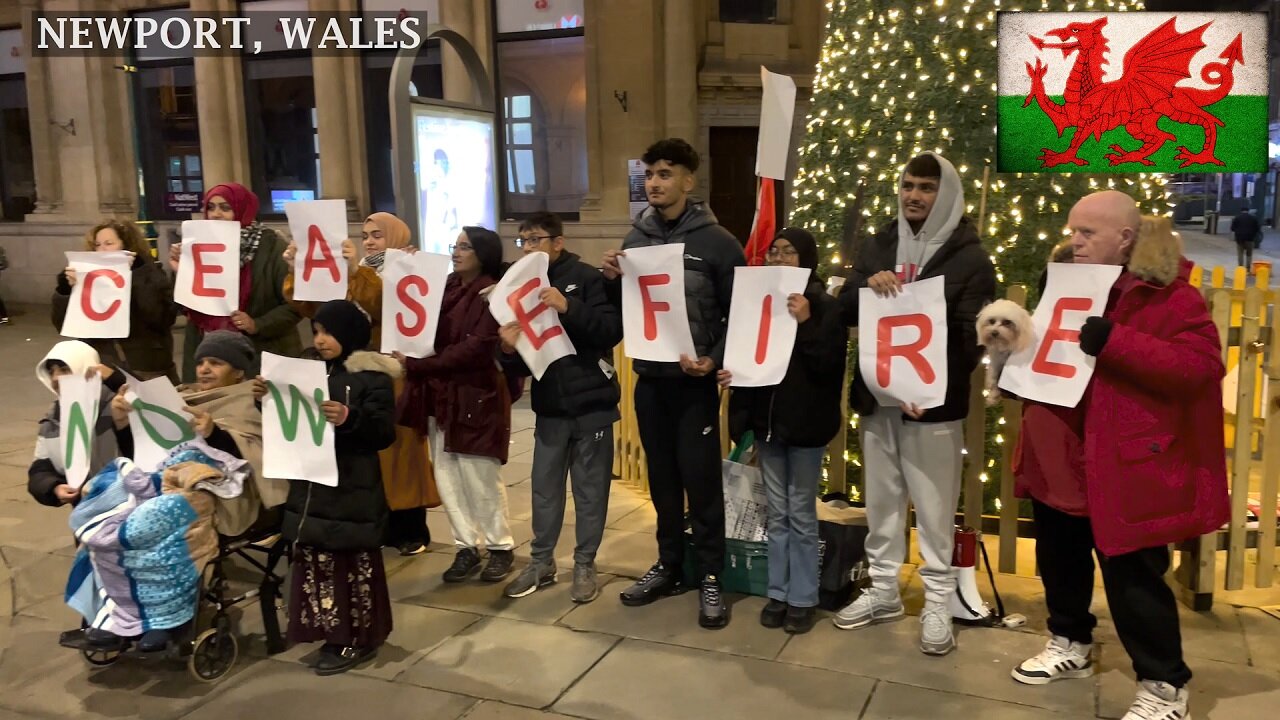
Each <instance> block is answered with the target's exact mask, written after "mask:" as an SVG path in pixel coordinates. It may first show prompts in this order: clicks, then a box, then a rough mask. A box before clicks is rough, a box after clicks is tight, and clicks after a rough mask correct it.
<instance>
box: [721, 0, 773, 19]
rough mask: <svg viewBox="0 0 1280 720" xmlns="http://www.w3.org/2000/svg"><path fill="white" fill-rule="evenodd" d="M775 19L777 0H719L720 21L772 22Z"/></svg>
mask: <svg viewBox="0 0 1280 720" xmlns="http://www.w3.org/2000/svg"><path fill="white" fill-rule="evenodd" d="M777 19H778V1H777V0H720V22H727V23H772V22H774V21H775V20H777Z"/></svg>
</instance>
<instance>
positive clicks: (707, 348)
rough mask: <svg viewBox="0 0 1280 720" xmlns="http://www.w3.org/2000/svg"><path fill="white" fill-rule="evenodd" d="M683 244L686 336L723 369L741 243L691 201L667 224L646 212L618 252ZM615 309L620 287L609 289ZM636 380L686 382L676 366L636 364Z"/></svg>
mask: <svg viewBox="0 0 1280 720" xmlns="http://www.w3.org/2000/svg"><path fill="white" fill-rule="evenodd" d="M670 243H684V295H685V306H686V310H687V312H688V314H689V330H690V331H691V332H692V334H693V346H694V349H696V350H697V351H698V356H699V357H702V356H706V357H710V358H711V359H712V360H714V361H715V364H716V367H717V368H720V367H724V340H725V331H726V329H727V328H728V324H729V301H730V299H731V298H732V297H733V269H734V268H735V267H737V266H739V265H746V264H747V260H746V257H745V256H744V255H743V254H742V243H740V242H738V240H737V238H735V237H734V236H733V235H732V234H730V232H729V231H728V230H725V229H724V228H722V227H720V224H719V223H718V222H716V216H715V215H714V214H712V212H711V210H710V209H708V208H707V206H706V205H704V204H703V203H702V201H700V200H697V199H695V198H692V197H690V198H689V204H688V207H686V208H685V211H684V214H683V215H681V216H680V217H679V218H677V219H676V220H675V222H673V223H669V222H667V221H666V220H665V219H663V217H662V213H660V212H658V210H657V208H654V207H649V208H648V209H646V210H645V211H644V212H643V213H641V214H640V217H638V218H636V221H635V225H634V226H633V227H632V228H631V232H629V233H627V237H626V238H625V239H623V241H622V249H623V250H630V249H631V248H637V247H647V246H650V245H667V244H670ZM609 288H610V295H611V297H612V298H613V301H614V304H615V305H618V306H619V307H620V306H621V304H622V284H621V282H620V281H617V280H615V281H613V282H611V283H609ZM635 369H636V374H637V375H642V376H644V377H667V378H683V377H686V376H685V374H684V371H683V370H681V369H680V364H679V363H660V362H652V361H648V360H637V361H635Z"/></svg>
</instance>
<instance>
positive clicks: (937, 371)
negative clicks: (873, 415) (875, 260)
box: [858, 277, 947, 410]
mask: <svg viewBox="0 0 1280 720" xmlns="http://www.w3.org/2000/svg"><path fill="white" fill-rule="evenodd" d="M944 288H945V280H944V279H943V278H942V277H932V278H929V279H928V280H920V281H917V282H911V283H906V284H905V285H903V286H902V289H901V290H900V291H898V296H897V297H886V298H882V297H879V296H877V295H876V294H875V293H874V292H873V291H872V290H871V289H870V288H861V289H859V290H858V293H859V296H858V371H859V372H861V373H862V379H863V381H865V382H866V383H867V388H868V389H869V390H871V394H872V395H874V396H875V398H876V400H877V401H879V403H880V404H881V405H884V406H889V407H898V406H899V405H901V404H903V403H907V404H914V405H915V406H916V407H918V408H920V409H921V410H928V409H929V408H935V407H938V406H940V405H942V404H943V403H944V402H946V399H947V296H946V294H945V293H944Z"/></svg>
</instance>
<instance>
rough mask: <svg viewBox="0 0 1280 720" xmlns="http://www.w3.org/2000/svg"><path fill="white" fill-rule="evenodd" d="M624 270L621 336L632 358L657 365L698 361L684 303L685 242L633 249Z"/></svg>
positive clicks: (620, 263) (623, 258)
mask: <svg viewBox="0 0 1280 720" xmlns="http://www.w3.org/2000/svg"><path fill="white" fill-rule="evenodd" d="M618 266H619V267H620V268H622V336H623V344H624V345H625V346H626V351H627V357H629V358H632V359H634V360H651V361H654V362H680V356H681V355H688V356H689V357H690V358H691V359H694V360H696V359H697V354H698V351H697V350H695V349H694V346H693V334H692V333H691V332H690V331H689V313H688V311H687V310H686V308H685V302H684V243H673V244H671V245H651V246H649V247H639V248H631V249H630V250H627V254H626V255H624V256H621V257H619V258H618Z"/></svg>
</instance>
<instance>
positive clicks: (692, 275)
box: [603, 138, 746, 628]
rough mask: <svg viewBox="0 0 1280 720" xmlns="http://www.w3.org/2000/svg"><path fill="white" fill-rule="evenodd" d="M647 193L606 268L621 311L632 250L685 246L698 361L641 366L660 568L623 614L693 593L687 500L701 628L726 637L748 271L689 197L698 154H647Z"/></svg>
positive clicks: (732, 242) (641, 409)
mask: <svg viewBox="0 0 1280 720" xmlns="http://www.w3.org/2000/svg"><path fill="white" fill-rule="evenodd" d="M642 160H643V161H644V165H645V182H644V185H645V193H646V194H647V196H648V199H649V204H650V207H649V208H648V209H646V210H645V211H644V212H643V213H641V214H640V216H639V217H637V218H636V221H635V227H633V228H632V229H631V232H629V233H627V237H626V238H625V239H624V240H623V241H622V250H621V251H617V250H610V251H608V252H606V253H605V256H604V261H603V271H604V276H605V278H606V279H607V280H609V281H610V282H609V283H608V284H607V287H608V288H609V291H610V293H611V297H612V298H613V301H614V303H615V304H619V305H620V304H621V282H619V279H620V278H621V276H622V269H621V268H620V267H619V262H618V258H619V257H620V256H623V255H625V254H626V251H627V250H629V249H631V248H642V247H649V246H655V245H672V244H677V243H682V244H683V245H684V294H685V306H686V313H687V315H688V318H689V330H690V333H691V334H692V336H693V344H694V348H695V351H696V352H695V354H696V357H684V358H682V359H681V360H680V362H678V363H676V362H652V361H641V360H637V361H636V362H635V370H636V374H637V375H638V376H639V380H637V382H636V389H635V404H636V421H637V422H638V423H639V427H640V441H641V442H642V443H643V444H644V450H645V457H646V460H647V462H648V465H649V494H650V496H651V497H652V499H653V507H654V509H655V510H656V511H657V513H658V529H657V537H658V562H656V563H654V565H653V567H651V568H650V569H649V571H648V572H646V573H645V574H644V576H643V577H641V578H640V580H639V581H638V582H636V583H635V584H634V585H632V586H631V587H630V588H628V589H626V590H624V591H623V592H622V602H623V604H625V605H645V604H648V603H650V602H653V601H654V600H657V599H658V598H660V597H664V596H667V595H674V594H676V593H680V592H684V591H685V590H686V589H688V585H687V584H686V581H689V582H691V581H693V580H694V578H685V577H684V575H683V571H682V569H681V568H682V567H683V562H684V507H685V495H686V493H687V494H688V498H689V516H690V518H691V519H692V522H693V542H694V546H695V547H696V548H697V553H698V565H699V567H700V572H701V574H702V576H701V577H700V578H697V580H699V581H700V583H701V593H700V598H699V599H700V602H699V605H700V609H699V615H698V623H699V624H700V625H701V626H702V627H706V628H721V627H724V626H725V625H727V624H728V623H729V608H728V606H727V605H726V604H725V601H724V597H723V595H722V593H721V588H720V573H722V572H723V571H724V489H723V487H722V486H721V484H720V439H719V435H720V433H719V426H720V398H719V393H718V390H717V387H716V378H715V373H716V370H717V369H719V368H721V367H723V366H724V344H725V329H726V326H727V323H728V316H729V304H730V302H731V299H732V297H733V273H734V268H735V267H738V266H740V265H745V264H746V258H745V257H744V256H743V254H742V243H740V242H738V240H737V239H736V238H734V237H733V235H731V234H730V233H729V231H727V230H725V229H724V228H723V227H721V226H720V224H719V223H717V222H716V217H715V215H713V214H712V213H711V210H710V209H708V208H707V206H706V205H704V204H703V203H702V202H701V201H700V200H698V199H696V198H694V197H691V196H690V193H691V192H692V191H693V188H694V186H695V185H696V183H697V181H696V178H695V176H694V173H695V172H697V170H698V163H699V158H698V153H697V151H695V150H694V149H693V147H691V146H690V145H689V143H687V142H685V141H684V140H680V139H678V138H672V139H668V140H660V141H658V142H656V143H654V144H653V145H651V146H650V147H649V149H648V150H646V151H645V154H644V157H643V158H642Z"/></svg>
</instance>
